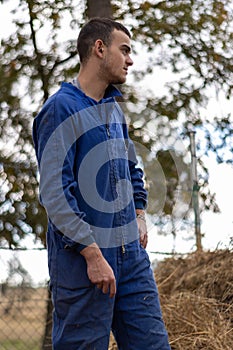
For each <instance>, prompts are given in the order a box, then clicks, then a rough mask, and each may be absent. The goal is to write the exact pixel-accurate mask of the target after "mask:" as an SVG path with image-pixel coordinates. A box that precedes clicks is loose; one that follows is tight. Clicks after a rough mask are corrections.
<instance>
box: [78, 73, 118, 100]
mask: <svg viewBox="0 0 233 350" xmlns="http://www.w3.org/2000/svg"><path fill="white" fill-rule="evenodd" d="M72 85H74V86H76V88H78V89H79V90H80V91H82V89H81V86H80V83H79V81H78V79H77V78H76V79H73V80H72ZM82 92H83V91H82ZM83 93H84V92H83ZM118 96H119V97H122V93H121V92H120V90H119V89H117V88H116V87H115V86H114V85H112V84H110V85H108V87H107V89H106V90H105V93H104V97H103V99H108V98H111V97H118Z"/></svg>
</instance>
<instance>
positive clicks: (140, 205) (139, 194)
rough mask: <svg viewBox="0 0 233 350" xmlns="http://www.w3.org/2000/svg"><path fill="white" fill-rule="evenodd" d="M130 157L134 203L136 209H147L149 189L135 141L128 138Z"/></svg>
mask: <svg viewBox="0 0 233 350" xmlns="http://www.w3.org/2000/svg"><path fill="white" fill-rule="evenodd" d="M128 159H129V169H130V176H131V182H132V186H133V196H134V204H135V208H136V209H146V207H147V191H146V190H145V187H144V180H143V171H142V169H141V168H140V167H138V160H137V156H136V151H135V147H134V144H133V141H132V140H131V139H130V138H129V139H128Z"/></svg>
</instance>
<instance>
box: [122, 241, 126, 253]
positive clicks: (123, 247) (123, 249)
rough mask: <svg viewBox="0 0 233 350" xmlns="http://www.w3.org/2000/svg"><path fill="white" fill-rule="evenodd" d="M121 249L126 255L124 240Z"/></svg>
mask: <svg viewBox="0 0 233 350" xmlns="http://www.w3.org/2000/svg"><path fill="white" fill-rule="evenodd" d="M121 249H122V254H125V246H124V240H123V239H122V245H121Z"/></svg>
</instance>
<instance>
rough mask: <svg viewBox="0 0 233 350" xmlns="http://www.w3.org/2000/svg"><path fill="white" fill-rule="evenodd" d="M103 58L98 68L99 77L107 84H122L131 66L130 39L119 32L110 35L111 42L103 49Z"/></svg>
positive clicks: (115, 31)
mask: <svg viewBox="0 0 233 350" xmlns="http://www.w3.org/2000/svg"><path fill="white" fill-rule="evenodd" d="M105 52H106V54H105V57H104V59H103V61H102V63H101V66H100V76H101V77H102V78H103V79H106V81H107V82H108V83H109V84H122V83H124V82H125V81H126V76H127V74H128V67H129V66H132V64H133V61H132V59H131V58H130V53H131V45H130V38H129V37H128V35H126V34H125V33H124V32H122V31H120V30H116V29H115V30H114V31H113V33H112V42H111V44H110V46H108V47H106V48H105Z"/></svg>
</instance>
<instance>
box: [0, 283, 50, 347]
mask: <svg viewBox="0 0 233 350" xmlns="http://www.w3.org/2000/svg"><path fill="white" fill-rule="evenodd" d="M47 302H48V292H47V289H46V288H45V287H38V288H32V287H26V286H21V285H15V286H9V285H7V284H4V283H2V284H1V285H0V349H1V350H29V349H30V350H41V349H42V344H43V339H44V333H45V324H46V315H47Z"/></svg>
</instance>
